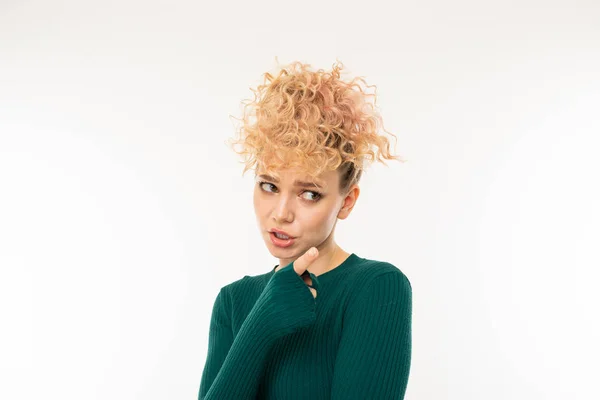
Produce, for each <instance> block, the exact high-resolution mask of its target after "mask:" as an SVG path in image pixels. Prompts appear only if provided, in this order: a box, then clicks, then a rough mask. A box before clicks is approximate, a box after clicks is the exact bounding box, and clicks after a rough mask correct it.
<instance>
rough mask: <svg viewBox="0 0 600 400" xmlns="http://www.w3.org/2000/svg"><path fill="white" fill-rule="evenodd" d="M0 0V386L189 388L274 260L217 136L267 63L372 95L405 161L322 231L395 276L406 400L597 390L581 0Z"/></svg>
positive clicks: (4, 389) (598, 67)
mask: <svg viewBox="0 0 600 400" xmlns="http://www.w3.org/2000/svg"><path fill="white" fill-rule="evenodd" d="M416 4H417V3H413V2H391V1H382V0H379V1H369V2H360V3H359V2H351V1H343V2H342V1H338V2H324V3H321V2H316V1H304V2H300V3H294V4H286V3H282V2H280V1H263V0H260V1H250V2H242V1H238V2H235V3H232V2H220V3H218V2H210V3H205V4H202V2H197V1H179V2H170V1H135V0H119V1H103V2H89V1H74V0H64V1H39V0H32V1H15V0H13V1H6V0H4V1H0V268H1V276H0V320H1V323H2V327H1V329H0V377H1V378H0V379H1V382H0V398H2V399H10V400H20V399H38V398H44V399H61V400H67V399H127V400H129V399H144V400H150V399H182V400H183V399H195V398H196V396H197V391H198V387H199V382H200V377H201V373H202V368H203V366H204V361H205V357H206V350H207V345H208V323H209V319H210V312H211V307H212V302H213V300H214V298H215V296H216V294H217V292H218V290H219V288H220V287H221V286H223V285H225V284H227V283H229V282H232V281H234V280H237V279H240V278H241V277H243V276H244V275H247V274H248V275H254V274H260V273H264V272H267V271H268V270H269V269H270V268H272V267H273V266H274V265H275V264H276V263H277V260H276V259H274V258H273V257H272V256H271V255H270V254H269V253H268V251H267V249H266V247H265V245H264V243H263V242H262V239H261V238H260V236H259V232H258V229H257V225H256V222H255V218H254V213H253V208H252V185H253V181H252V178H251V176H252V172H248V173H247V174H246V175H245V176H244V177H242V176H241V171H242V164H241V163H240V160H239V159H238V158H237V155H236V154H235V153H233V152H232V151H231V150H230V149H229V148H228V147H227V146H226V145H225V143H224V142H225V140H226V139H227V138H228V137H230V136H232V135H233V134H234V121H232V120H231V119H230V118H229V115H230V114H232V115H234V116H239V115H240V112H241V106H240V101H241V100H242V99H245V98H249V97H251V96H252V93H251V91H250V90H249V88H250V87H255V86H256V85H257V84H258V83H260V82H261V79H260V78H261V74H262V73H263V72H266V71H271V70H273V68H274V67H275V66H276V62H275V57H278V60H279V61H280V62H281V63H286V62H290V61H294V60H300V61H303V62H308V63H310V64H312V65H313V66H315V67H316V68H324V69H330V68H331V65H332V64H333V63H334V62H335V59H336V57H337V58H339V59H340V61H342V62H343V63H344V65H345V71H346V73H347V74H349V76H364V77H365V79H366V80H367V82H368V83H369V84H375V85H377V87H378V92H377V93H378V95H379V99H378V105H379V106H380V111H381V113H382V115H383V118H384V122H385V127H386V129H388V130H389V131H391V132H393V133H395V134H397V135H398V145H397V147H396V153H397V154H400V155H401V156H403V157H404V158H406V159H407V160H408V161H407V162H406V163H404V164H402V163H398V162H390V163H389V164H388V167H385V166H384V165H381V164H375V165H374V166H373V167H372V168H371V169H370V170H368V171H367V173H366V174H365V175H364V178H363V181H362V184H361V189H362V191H361V195H360V198H359V200H358V203H357V205H356V207H355V209H354V211H353V213H352V215H351V216H350V218H348V219H347V220H345V221H340V222H339V223H338V226H337V231H336V239H337V241H338V242H339V243H340V245H341V246H342V247H343V248H344V249H346V250H349V251H353V252H355V253H357V254H358V255H359V256H361V257H366V258H374V259H379V260H385V261H389V262H391V263H393V264H394V265H396V266H397V267H398V268H400V269H401V270H402V271H403V272H404V273H405V274H406V275H407V276H408V277H409V279H410V280H411V283H412V286H413V291H414V292H413V296H414V309H413V362H412V367H411V375H410V379H409V385H408V389H407V394H406V399H409V400H421V399H428V400H429V399H452V400H481V399H486V400H497V399H498V400H499V399H523V400H532V399H552V400H554V399H556V400H558V399H560V400H563V399H598V398H600V388H599V387H598V385H597V376H598V372H600V371H599V369H598V359H600V345H599V341H600V322H599V319H598V305H599V304H600V294H599V293H598V292H599V291H598V281H599V279H600V273H599V272H598V270H599V269H600V256H599V254H598V249H599V244H600V229H599V226H600V214H599V211H598V209H599V207H598V204H600V193H599V190H600V189H599V184H598V181H599V178H598V171H600V161H599V156H598V149H599V146H598V145H599V144H600V140H599V139H598V134H599V129H600V119H599V117H598V115H599V113H598V108H599V104H600V81H599V74H598V71H600V50H599V49H600V47H599V46H600V23H599V21H600V5H599V3H598V2H596V1H593V0H589V1H568V2H567V1H552V0H550V1H541V0H538V1H533V0H521V1H518V2H517V1H514V2H507V1H496V2H481V1H467V0H458V1H454V2H446V1H441V0H433V1H425V2H418V5H416Z"/></svg>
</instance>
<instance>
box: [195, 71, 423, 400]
mask: <svg viewBox="0 0 600 400" xmlns="http://www.w3.org/2000/svg"><path fill="white" fill-rule="evenodd" d="M342 68H343V66H342V64H341V63H337V64H334V65H333V70H332V71H331V72H325V71H323V70H318V71H314V70H312V69H311V67H310V65H308V64H302V63H300V62H294V63H291V64H289V65H287V66H284V67H283V68H282V69H281V70H280V71H279V73H278V74H277V75H276V76H273V75H271V74H269V73H265V74H264V76H265V82H264V84H262V85H259V86H258V90H256V91H254V90H253V91H254V93H255V98H254V100H253V101H251V102H249V103H247V105H246V107H245V112H244V118H243V122H244V123H243V125H242V127H241V129H240V131H239V133H240V135H239V140H238V141H237V142H234V144H235V143H238V144H241V145H242V150H241V151H237V150H236V152H237V153H239V154H242V155H244V157H245V164H246V166H245V168H244V172H243V173H245V172H246V171H247V170H248V169H250V168H252V167H256V168H255V178H256V186H255V189H254V210H255V213H256V219H257V223H258V227H259V230H260V234H261V235H262V238H263V240H264V241H265V244H266V246H267V249H268V250H269V252H270V253H271V254H272V255H273V256H274V257H276V258H277V259H279V263H278V264H277V265H275V266H274V267H273V268H271V269H270V270H269V271H266V272H265V273H264V274H260V275H257V276H248V275H246V276H244V277H243V278H242V279H239V280H237V281H235V282H233V283H230V284H228V285H225V286H224V287H222V288H221V290H220V292H219V294H218V295H217V297H216V299H215V302H214V305H213V310H212V317H211V321H210V330H209V341H208V354H207V358H206V363H205V366H204V371H203V374H202V379H201V383H200V390H199V394H198V398H199V399H201V400H213V399H218V400H229V399H231V400H240V399H285V400H294V399H313V400H317V399H334V400H349V399H361V400H364V399H403V398H404V394H405V391H406V386H407V383H408V377H409V372H410V362H411V345H412V332H411V322H412V287H411V284H410V282H409V280H408V278H407V277H406V276H405V275H404V273H403V272H402V271H401V270H400V269H399V268H397V267H396V266H394V265H392V264H391V263H389V262H385V261H377V260H373V259H367V258H363V257H360V256H358V255H357V254H356V253H354V252H348V251H345V250H343V249H342V248H341V247H340V246H339V245H338V244H337V243H336V242H335V240H334V231H335V227H336V224H337V221H338V220H339V219H345V218H347V217H348V216H349V215H350V213H351V211H352V209H353V208H354V206H355V204H356V201H357V199H358V197H359V193H360V189H359V186H358V183H359V180H360V178H361V174H362V171H363V170H364V168H365V162H366V161H367V159H370V160H371V161H373V160H376V159H379V160H382V159H397V160H398V159H399V158H398V157H396V156H393V155H391V154H390V152H389V141H388V139H387V138H385V137H384V136H381V135H379V134H378V133H377V129H378V127H379V123H380V121H381V117H380V116H379V114H378V113H377V112H376V111H375V107H373V106H372V105H371V104H370V103H369V102H368V101H367V100H368V96H374V95H367V94H366V93H365V92H364V91H363V90H362V88H361V87H360V85H359V83H360V82H364V80H363V79H362V78H355V79H354V80H352V81H349V82H347V81H344V80H342V79H341V78H340V71H341V69H342ZM374 146H376V147H377V149H373V147H374ZM401 161H402V160H401ZM383 163H384V164H385V162H383ZM378 234H383V235H385V234H386V231H385V229H383V228H382V230H381V231H380V232H378Z"/></svg>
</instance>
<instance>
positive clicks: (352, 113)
mask: <svg viewBox="0 0 600 400" xmlns="http://www.w3.org/2000/svg"><path fill="white" fill-rule="evenodd" d="M343 67H344V66H343V64H342V63H341V62H339V60H337V59H336V63H334V64H333V68H332V71H331V72H326V71H324V70H322V69H319V70H317V71H314V70H313V69H312V68H311V65H310V64H305V63H301V62H299V61H295V62H292V63H290V64H287V65H284V66H283V67H282V68H281V69H280V70H279V72H278V73H277V74H275V76H274V75H272V74H271V73H269V72H266V73H264V74H263V76H264V81H263V84H261V85H259V86H258V87H257V89H252V88H250V89H251V90H252V92H253V93H254V99H253V100H243V101H242V104H244V107H243V109H244V113H243V117H242V119H238V120H239V121H241V122H242V126H241V127H240V128H239V129H238V130H237V133H238V138H237V139H236V140H231V139H229V140H228V141H227V143H228V144H229V145H230V146H231V147H232V148H233V150H234V151H235V152H236V153H237V154H239V155H242V157H243V161H241V162H242V163H244V164H245V167H244V171H243V172H242V175H243V174H245V172H246V171H247V170H249V169H252V168H253V167H255V166H257V167H260V168H261V169H262V170H263V171H265V173H269V174H271V175H275V176H277V172H276V171H277V170H278V169H280V168H294V167H296V168H299V169H300V170H301V171H303V172H305V173H306V174H307V175H308V176H309V177H311V178H313V182H314V179H315V178H316V177H317V176H318V175H319V174H321V173H322V172H325V171H327V170H338V171H339V173H340V187H339V191H340V193H342V194H344V193H346V191H347V190H348V189H349V188H350V187H351V186H352V185H353V184H354V183H358V182H359V180H360V178H361V175H362V171H363V170H364V169H365V166H366V162H367V161H369V162H373V161H376V160H378V161H381V162H382V163H383V164H385V165H386V166H387V164H386V162H385V161H384V160H385V159H387V160H392V159H395V160H398V161H401V162H404V161H405V160H403V159H402V158H400V157H398V156H394V155H391V154H390V142H389V140H388V138H386V137H385V136H381V135H379V134H378V128H379V127H380V126H381V129H382V130H383V131H384V132H386V133H389V132H387V131H386V130H385V129H383V121H382V118H381V116H380V114H379V113H378V112H377V110H376V106H377V102H376V101H377V100H376V92H377V87H376V86H368V85H366V82H365V80H364V79H363V77H356V78H354V79H352V80H351V81H349V82H347V81H344V80H342V79H341V78H340V75H341V74H340V72H341V70H342V69H343ZM360 83H363V84H365V85H366V87H367V88H369V87H374V88H375V93H374V94H368V93H366V91H364V90H363V89H362V88H361V85H360ZM369 97H373V98H374V103H373V104H371V103H370V102H369V101H368V98H369ZM390 135H391V136H393V137H394V138H395V139H396V136H395V135H394V134H391V133H390ZM238 144H239V145H241V146H242V148H241V150H240V151H238V150H236V148H235V146H236V145H238ZM373 146H376V147H377V149H372V147H373Z"/></svg>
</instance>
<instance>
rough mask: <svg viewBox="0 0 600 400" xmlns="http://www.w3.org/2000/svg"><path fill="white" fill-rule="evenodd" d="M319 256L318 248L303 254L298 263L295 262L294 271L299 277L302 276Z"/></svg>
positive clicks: (312, 248)
mask: <svg viewBox="0 0 600 400" xmlns="http://www.w3.org/2000/svg"><path fill="white" fill-rule="evenodd" d="M318 256H319V250H317V248H316V247H311V248H310V249H308V251H306V252H305V253H304V254H302V255H301V256H300V257H298V259H297V260H296V261H294V270H295V271H296V273H297V274H298V275H302V274H303V273H304V272H305V271H306V269H307V268H308V266H309V265H310V264H311V263H312V262H313V261H314V260H316V259H317V257H318Z"/></svg>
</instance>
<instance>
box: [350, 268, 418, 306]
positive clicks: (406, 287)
mask: <svg viewBox="0 0 600 400" xmlns="http://www.w3.org/2000/svg"><path fill="white" fill-rule="evenodd" d="M351 293H352V294H351V302H363V301H373V300H378V301H387V302H389V301H392V300H394V299H396V300H402V301H403V302H407V303H410V302H411V301H412V284H411V282H410V280H409V278H408V277H407V276H406V274H405V273H404V271H403V270H402V269H401V268H399V267H398V266H396V265H394V264H392V263H391V262H387V261H381V260H371V259H363V262H362V263H361V264H360V265H359V266H358V267H357V268H356V269H355V273H354V279H353V282H352V290H351Z"/></svg>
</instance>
